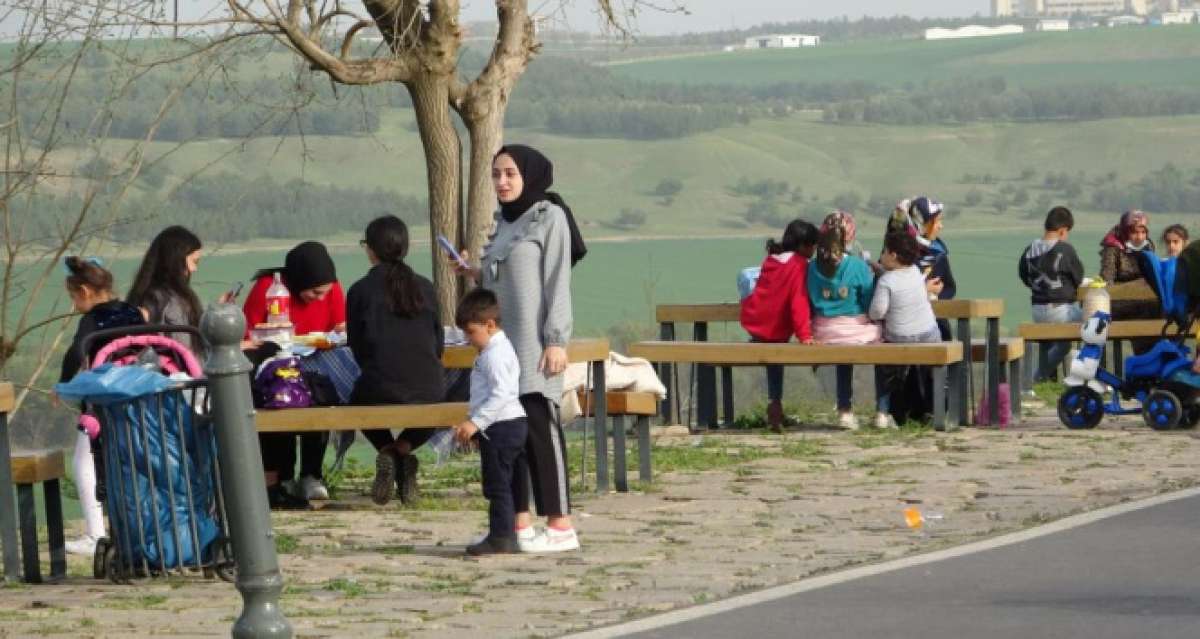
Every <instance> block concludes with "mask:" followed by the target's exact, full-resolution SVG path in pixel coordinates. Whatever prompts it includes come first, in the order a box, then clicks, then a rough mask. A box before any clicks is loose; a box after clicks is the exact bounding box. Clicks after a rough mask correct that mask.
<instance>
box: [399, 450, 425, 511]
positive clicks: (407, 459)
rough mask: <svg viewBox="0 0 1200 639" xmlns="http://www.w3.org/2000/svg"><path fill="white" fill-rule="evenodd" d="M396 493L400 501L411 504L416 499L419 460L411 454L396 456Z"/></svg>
mask: <svg viewBox="0 0 1200 639" xmlns="http://www.w3.org/2000/svg"><path fill="white" fill-rule="evenodd" d="M396 466H397V468H396V470H395V473H396V494H397V495H399V497H400V503H402V504H411V503H413V502H414V501H416V500H417V471H418V470H420V468H421V462H420V461H418V460H417V456H416V455H413V454H411V453H410V454H408V455H401V456H399V457H397V458H396Z"/></svg>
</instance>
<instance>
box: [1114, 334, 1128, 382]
mask: <svg viewBox="0 0 1200 639" xmlns="http://www.w3.org/2000/svg"><path fill="white" fill-rule="evenodd" d="M1112 372H1113V374H1114V375H1116V376H1117V377H1120V376H1122V375H1124V374H1125V344H1124V343H1123V342H1122V341H1121V340H1119V339H1118V340H1114V341H1113V371H1112Z"/></svg>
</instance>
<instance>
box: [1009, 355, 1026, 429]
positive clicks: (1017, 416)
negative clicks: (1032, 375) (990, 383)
mask: <svg viewBox="0 0 1200 639" xmlns="http://www.w3.org/2000/svg"><path fill="white" fill-rule="evenodd" d="M1022 359H1024V358H1022ZM1023 386H1024V384H1023V383H1022V380H1021V360H1019V359H1018V360H1014V361H1011V362H1009V363H1008V397H1009V400H1008V401H1009V407H1010V408H1011V410H1010V411H1009V415H1008V422H1009V423H1010V424H1020V423H1021V391H1022V390H1023V388H1022V387H1023Z"/></svg>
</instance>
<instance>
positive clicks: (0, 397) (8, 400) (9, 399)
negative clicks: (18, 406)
mask: <svg viewBox="0 0 1200 639" xmlns="http://www.w3.org/2000/svg"><path fill="white" fill-rule="evenodd" d="M15 401H16V395H15V394H14V393H13V385H12V384H11V383H10V382H4V383H2V384H0V413H11V412H12V410H13V406H14V404H15Z"/></svg>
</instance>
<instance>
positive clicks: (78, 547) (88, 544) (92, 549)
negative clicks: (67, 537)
mask: <svg viewBox="0 0 1200 639" xmlns="http://www.w3.org/2000/svg"><path fill="white" fill-rule="evenodd" d="M97 541H99V540H98V539H96V538H95V537H92V536H91V535H84V536H82V537H80V538H79V539H72V540H71V541H68V542H67V543H66V544H64V546H65V547H66V549H67V553H68V554H71V555H87V556H89V557H90V556H92V555H95V554H96V542H97Z"/></svg>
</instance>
